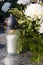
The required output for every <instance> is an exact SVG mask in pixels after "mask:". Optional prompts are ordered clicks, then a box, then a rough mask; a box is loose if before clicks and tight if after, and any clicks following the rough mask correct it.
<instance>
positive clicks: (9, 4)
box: [1, 2, 11, 12]
mask: <svg viewBox="0 0 43 65" xmlns="http://www.w3.org/2000/svg"><path fill="white" fill-rule="evenodd" d="M10 6H11V3H9V2H6V3H4V4H3V6H2V8H1V9H2V11H4V12H7V11H8V10H9V9H10Z"/></svg>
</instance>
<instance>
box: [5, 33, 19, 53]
mask: <svg viewBox="0 0 43 65" xmlns="http://www.w3.org/2000/svg"><path fill="white" fill-rule="evenodd" d="M6 39H7V52H8V53H17V46H18V45H17V42H16V35H14V34H11V35H7V36H6Z"/></svg>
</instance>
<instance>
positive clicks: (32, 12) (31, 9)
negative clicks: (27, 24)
mask: <svg viewBox="0 0 43 65" xmlns="http://www.w3.org/2000/svg"><path fill="white" fill-rule="evenodd" d="M24 14H25V15H26V16H27V17H28V16H30V17H31V18H33V19H36V18H39V19H40V18H41V17H42V16H43V7H42V6H41V5H40V4H30V5H28V6H27V9H26V10H25V13H24Z"/></svg>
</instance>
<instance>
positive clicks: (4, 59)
mask: <svg viewBox="0 0 43 65" xmlns="http://www.w3.org/2000/svg"><path fill="white" fill-rule="evenodd" d="M30 56H31V53H30V52H26V53H20V54H19V55H17V56H15V55H10V54H8V53H7V51H6V34H5V33H3V34H0V65H4V64H6V65H8V64H9V65H37V64H36V63H33V62H31V61H30ZM39 65H43V61H42V62H40V64H39Z"/></svg>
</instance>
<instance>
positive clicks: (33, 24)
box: [9, 0, 43, 62]
mask: <svg viewBox="0 0 43 65" xmlns="http://www.w3.org/2000/svg"><path fill="white" fill-rule="evenodd" d="M19 1H20V0H19ZM19 1H18V2H17V3H19V5H17V7H16V8H13V9H11V10H9V13H12V14H14V15H15V16H16V18H17V20H18V24H19V31H18V33H17V41H18V53H20V52H26V51H30V52H32V54H33V58H32V60H34V59H35V60H34V61H36V62H39V58H40V56H42V54H43V7H42V5H40V4H37V3H36V4H29V5H28V4H27V1H28V0H27V1H24V0H23V2H24V4H23V2H22V1H20V2H19ZM25 2H26V3H25Z"/></svg>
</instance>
